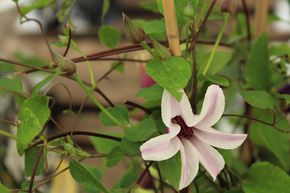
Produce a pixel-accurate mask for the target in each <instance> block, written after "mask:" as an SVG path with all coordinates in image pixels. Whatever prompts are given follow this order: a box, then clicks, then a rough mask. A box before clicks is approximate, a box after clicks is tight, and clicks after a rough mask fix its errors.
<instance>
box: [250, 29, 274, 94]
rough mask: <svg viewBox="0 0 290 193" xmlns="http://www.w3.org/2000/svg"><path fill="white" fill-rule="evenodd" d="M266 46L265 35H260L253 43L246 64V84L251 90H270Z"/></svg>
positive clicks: (266, 39)
mask: <svg viewBox="0 0 290 193" xmlns="http://www.w3.org/2000/svg"><path fill="white" fill-rule="evenodd" d="M268 44H269V39H268V36H267V34H263V35H261V37H260V38H259V39H258V40H257V41H256V42H255V44H254V46H253V48H252V50H251V53H250V56H249V58H248V60H247V62H246V67H245V76H246V82H247V85H249V86H250V87H251V88H253V89H257V90H269V89H270V88H271V83H270V81H271V72H270V64H269V49H268Z"/></svg>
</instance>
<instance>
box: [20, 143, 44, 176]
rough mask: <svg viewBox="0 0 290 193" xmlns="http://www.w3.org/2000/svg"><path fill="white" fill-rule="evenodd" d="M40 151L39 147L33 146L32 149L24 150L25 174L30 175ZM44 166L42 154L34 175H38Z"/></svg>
mask: <svg viewBox="0 0 290 193" xmlns="http://www.w3.org/2000/svg"><path fill="white" fill-rule="evenodd" d="M39 151H40V147H35V148H32V149H29V150H28V151H26V152H25V161H24V163H25V176H26V177H28V176H31V175H32V172H33V168H34V163H35V158H36V157H37V156H38V154H39ZM43 167H44V156H43V154H42V155H41V158H40V160H39V163H38V167H37V172H36V175H37V176H38V175H40V174H41V172H42V170H43Z"/></svg>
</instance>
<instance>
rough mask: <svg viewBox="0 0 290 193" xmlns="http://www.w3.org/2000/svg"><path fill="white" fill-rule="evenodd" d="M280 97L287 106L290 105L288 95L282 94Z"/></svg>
mask: <svg viewBox="0 0 290 193" xmlns="http://www.w3.org/2000/svg"><path fill="white" fill-rule="evenodd" d="M282 97H283V98H284V100H285V102H286V104H287V105H289V104H290V95H289V94H283V95H282Z"/></svg>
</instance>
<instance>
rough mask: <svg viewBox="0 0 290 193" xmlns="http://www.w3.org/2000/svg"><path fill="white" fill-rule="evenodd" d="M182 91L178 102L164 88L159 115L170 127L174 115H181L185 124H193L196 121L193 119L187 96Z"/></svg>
mask: <svg viewBox="0 0 290 193" xmlns="http://www.w3.org/2000/svg"><path fill="white" fill-rule="evenodd" d="M180 92H181V93H182V98H181V101H180V102H178V101H177V100H176V99H175V98H174V97H173V96H172V95H171V94H170V93H169V92H168V91H167V90H165V89H164V91H163V95H162V101H161V115H162V119H163V122H164V124H165V125H166V126H167V127H170V126H171V124H172V121H171V119H172V118H174V117H175V116H181V117H182V118H183V119H184V121H185V123H186V124H187V125H194V124H196V123H197V121H196V119H194V116H193V112H192V108H191V105H190V102H189V100H188V97H187V96H186V94H185V92H184V90H181V91H180Z"/></svg>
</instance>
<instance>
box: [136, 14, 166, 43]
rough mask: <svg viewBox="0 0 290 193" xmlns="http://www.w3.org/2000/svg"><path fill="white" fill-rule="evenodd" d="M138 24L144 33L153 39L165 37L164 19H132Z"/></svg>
mask: <svg viewBox="0 0 290 193" xmlns="http://www.w3.org/2000/svg"><path fill="white" fill-rule="evenodd" d="M133 22H134V23H135V24H137V25H138V26H140V27H142V28H143V30H144V31H145V33H146V35H147V36H149V37H151V38H153V39H155V40H160V41H161V40H164V39H165V38H166V27H165V21H164V19H159V20H149V21H146V20H134V21H133Z"/></svg>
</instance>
